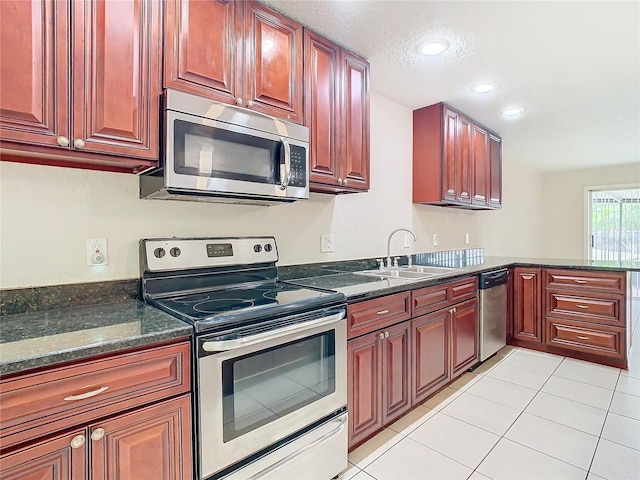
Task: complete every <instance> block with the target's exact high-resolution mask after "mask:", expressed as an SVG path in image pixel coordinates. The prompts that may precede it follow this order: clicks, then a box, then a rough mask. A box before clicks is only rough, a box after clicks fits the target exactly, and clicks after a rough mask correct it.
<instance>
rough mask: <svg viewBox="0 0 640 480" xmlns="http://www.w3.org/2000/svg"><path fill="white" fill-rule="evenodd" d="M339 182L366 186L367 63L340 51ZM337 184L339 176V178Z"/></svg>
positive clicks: (362, 188)
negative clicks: (340, 136) (340, 144)
mask: <svg viewBox="0 0 640 480" xmlns="http://www.w3.org/2000/svg"><path fill="white" fill-rule="evenodd" d="M342 64H343V75H344V80H343V82H344V83H343V95H342V106H343V108H344V114H343V116H342V119H343V121H344V126H343V127H342V128H341V132H343V134H344V135H345V138H344V147H343V149H342V151H341V152H340V155H341V160H342V185H343V186H344V187H348V188H350V189H357V190H362V191H366V190H368V189H369V63H368V62H367V61H366V60H364V59H362V58H360V57H357V56H356V55H353V54H352V53H350V52H347V51H343V61H342ZM338 183H340V179H338Z"/></svg>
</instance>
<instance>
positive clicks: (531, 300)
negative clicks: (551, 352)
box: [512, 267, 542, 347]
mask: <svg viewBox="0 0 640 480" xmlns="http://www.w3.org/2000/svg"><path fill="white" fill-rule="evenodd" d="M513 273H514V274H513V329H512V343H514V344H515V345H520V346H523V347H526V346H532V345H535V344H539V345H541V344H542V299H541V296H542V269H541V268H522V267H516V268H515V269H514V272H513Z"/></svg>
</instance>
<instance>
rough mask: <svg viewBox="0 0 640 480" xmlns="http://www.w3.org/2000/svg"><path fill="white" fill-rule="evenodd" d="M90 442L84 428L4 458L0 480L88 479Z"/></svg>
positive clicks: (0, 457)
mask: <svg viewBox="0 0 640 480" xmlns="http://www.w3.org/2000/svg"><path fill="white" fill-rule="evenodd" d="M87 441H88V438H87V431H86V430H85V429H82V430H77V431H74V432H71V433H67V434H65V435H61V436H57V437H54V438H50V439H48V440H44V441H42V442H39V443H35V444H32V445H29V446H28V447H25V448H21V449H19V450H17V451H15V452H13V453H10V454H6V455H2V456H0V479H2V480H86V479H88V478H89V477H88V474H87V470H86V466H85V461H86V454H87V447H86V442H87ZM72 445H73V446H72ZM141 478H142V477H141Z"/></svg>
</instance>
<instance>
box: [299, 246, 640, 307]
mask: <svg viewBox="0 0 640 480" xmlns="http://www.w3.org/2000/svg"><path fill="white" fill-rule="evenodd" d="M415 261H417V263H416V264H420V255H416V256H415ZM470 263H475V264H474V265H466V266H462V265H460V262H459V261H458V260H457V259H452V260H451V261H449V262H441V263H430V265H439V266H446V267H454V268H455V270H453V271H451V272H447V273H443V274H439V275H436V276H432V277H429V278H426V279H423V280H405V279H398V278H384V277H372V276H365V275H360V274H355V273H353V272H354V271H358V270H357V269H355V270H352V271H351V272H344V271H343V270H342V271H341V270H339V269H335V270H331V268H329V267H328V266H326V265H323V266H322V268H321V269H318V270H316V271H314V270H313V268H312V266H311V265H308V266H307V268H305V269H304V273H305V274H308V276H306V277H302V278H288V279H287V281H288V282H290V283H295V284H298V285H303V286H307V287H318V288H324V289H328V290H337V291H339V292H342V293H344V294H345V295H346V296H347V300H348V301H349V302H354V301H359V300H365V299H367V298H373V297H378V296H382V295H388V294H391V293H398V292H404V291H407V290H414V289H416V288H422V287H428V286H431V285H436V284H438V283H441V282H443V281H446V280H453V279H455V278H459V277H464V276H468V275H476V274H479V273H482V272H486V271H490V270H495V269H498V268H506V267H513V266H531V267H543V268H544V267H556V268H571V269H582V270H587V269H588V270H603V271H621V272H626V271H640V262H613V261H607V262H605V261H595V260H594V261H590V260H571V259H550V258H523V257H483V258H479V259H474V261H473V262H470ZM354 268H355V267H354Z"/></svg>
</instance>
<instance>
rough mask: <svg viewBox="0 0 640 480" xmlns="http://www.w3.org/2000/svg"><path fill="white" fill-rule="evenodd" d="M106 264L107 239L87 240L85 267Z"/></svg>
mask: <svg viewBox="0 0 640 480" xmlns="http://www.w3.org/2000/svg"><path fill="white" fill-rule="evenodd" d="M107 263H109V262H108V257H107V239H106V238H87V267H100V266H103V265H107Z"/></svg>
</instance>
